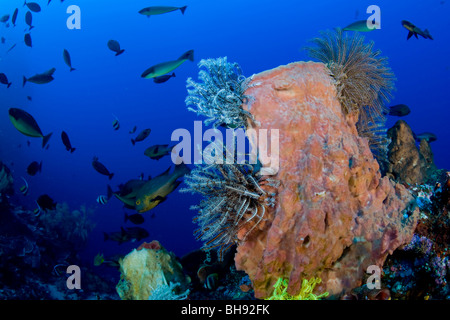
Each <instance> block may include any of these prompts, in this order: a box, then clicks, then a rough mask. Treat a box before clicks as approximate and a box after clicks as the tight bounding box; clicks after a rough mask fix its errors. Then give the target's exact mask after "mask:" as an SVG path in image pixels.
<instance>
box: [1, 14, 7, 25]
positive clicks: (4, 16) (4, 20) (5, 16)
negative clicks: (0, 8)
mask: <svg viewBox="0 0 450 320" xmlns="http://www.w3.org/2000/svg"><path fill="white" fill-rule="evenodd" d="M8 20H9V14H5V15H3V16H2V17H1V18H0V22H3V23H5V22H6V21H8Z"/></svg>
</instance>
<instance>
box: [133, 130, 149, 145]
mask: <svg viewBox="0 0 450 320" xmlns="http://www.w3.org/2000/svg"><path fill="white" fill-rule="evenodd" d="M150 132H152V130H151V129H144V130H142V131H141V132H140V133H139V134H138V135H137V137H136V138H135V139H131V143H132V144H133V146H134V145H135V144H136V142H139V141H144V140H145V139H146V138H147V137H148V136H149V134H150Z"/></svg>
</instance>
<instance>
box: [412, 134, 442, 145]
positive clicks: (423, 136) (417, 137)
mask: <svg viewBox="0 0 450 320" xmlns="http://www.w3.org/2000/svg"><path fill="white" fill-rule="evenodd" d="M413 136H414V139H415V140H416V141H417V142H420V141H421V140H426V141H427V142H428V143H429V142H433V141H436V140H437V136H436V135H435V134H434V133H431V132H423V133H419V134H415V133H413Z"/></svg>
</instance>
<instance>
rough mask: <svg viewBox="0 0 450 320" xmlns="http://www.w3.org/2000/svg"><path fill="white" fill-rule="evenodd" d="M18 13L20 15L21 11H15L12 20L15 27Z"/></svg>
mask: <svg viewBox="0 0 450 320" xmlns="http://www.w3.org/2000/svg"><path fill="white" fill-rule="evenodd" d="M18 13H19V9H18V8H16V9H15V10H14V13H13V15H12V18H11V23H12V24H13V26H14V27H15V26H16V20H17V14H18Z"/></svg>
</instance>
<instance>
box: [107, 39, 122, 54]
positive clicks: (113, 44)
mask: <svg viewBox="0 0 450 320" xmlns="http://www.w3.org/2000/svg"><path fill="white" fill-rule="evenodd" d="M107 45H108V48H109V50H111V51H114V52H115V53H116V56H118V55H121V54H122V53H124V51H125V49H120V44H119V42H118V41H116V40H109V41H108V43H107Z"/></svg>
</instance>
